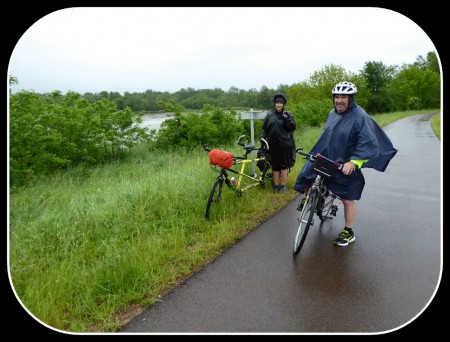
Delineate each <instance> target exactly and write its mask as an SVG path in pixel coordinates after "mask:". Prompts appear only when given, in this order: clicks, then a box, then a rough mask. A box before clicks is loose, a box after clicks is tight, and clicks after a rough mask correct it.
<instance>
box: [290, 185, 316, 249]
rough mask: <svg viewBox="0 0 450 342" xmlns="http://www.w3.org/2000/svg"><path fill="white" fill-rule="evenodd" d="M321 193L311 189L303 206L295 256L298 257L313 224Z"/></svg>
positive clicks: (296, 237)
mask: <svg viewBox="0 0 450 342" xmlns="http://www.w3.org/2000/svg"><path fill="white" fill-rule="evenodd" d="M318 196H319V193H318V191H317V189H311V190H310V191H309V196H308V198H307V200H306V202H305V204H304V205H303V209H302V211H301V213H300V217H299V219H298V221H299V222H298V228H297V233H296V235H295V239H294V255H297V254H298V253H299V252H300V250H301V249H302V247H303V243H304V242H305V239H306V235H307V234H308V231H309V227H310V226H311V224H313V216H314V212H315V210H316V206H317V199H318Z"/></svg>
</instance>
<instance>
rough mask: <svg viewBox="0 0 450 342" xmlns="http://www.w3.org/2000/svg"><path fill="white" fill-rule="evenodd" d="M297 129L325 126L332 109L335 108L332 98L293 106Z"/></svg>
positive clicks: (312, 100)
mask: <svg viewBox="0 0 450 342" xmlns="http://www.w3.org/2000/svg"><path fill="white" fill-rule="evenodd" d="M291 108H292V114H293V115H294V118H295V121H296V123H297V127H300V126H320V125H323V124H324V122H325V120H326V118H327V116H328V113H329V112H330V109H331V108H333V102H332V101H331V96H330V97H328V99H321V100H318V99H311V100H306V101H302V102H300V103H296V104H294V105H292V106H291Z"/></svg>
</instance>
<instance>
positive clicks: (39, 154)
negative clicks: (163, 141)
mask: <svg viewBox="0 0 450 342" xmlns="http://www.w3.org/2000/svg"><path fill="white" fill-rule="evenodd" d="M141 117H142V114H138V115H136V114H134V113H133V112H132V111H131V109H129V108H126V109H124V110H118V109H117V106H116V104H115V103H113V102H110V101H109V100H107V99H102V100H99V101H96V102H94V103H93V104H90V103H89V102H88V101H87V100H86V99H84V98H82V97H81V96H80V95H79V94H77V93H74V92H68V93H67V95H65V96H63V95H61V93H60V92H53V93H51V94H48V95H46V96H45V95H40V94H36V93H33V92H27V91H22V92H19V93H17V94H14V95H11V97H10V176H11V184H13V183H22V182H24V181H27V180H30V179H32V178H34V177H37V176H40V175H46V174H49V173H52V172H54V171H55V170H60V169H65V168H67V167H69V166H75V165H81V164H88V165H95V164H98V163H101V162H104V161H107V160H111V159H112V158H115V157H117V156H118V155H120V154H122V153H123V149H124V147H128V148H131V147H132V146H134V145H135V144H137V143H138V142H140V141H142V139H145V138H146V133H145V130H144V129H142V128H140V127H139V123H140V122H141V121H142V119H141Z"/></svg>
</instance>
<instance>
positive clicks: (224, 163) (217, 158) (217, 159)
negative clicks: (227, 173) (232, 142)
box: [209, 148, 234, 169]
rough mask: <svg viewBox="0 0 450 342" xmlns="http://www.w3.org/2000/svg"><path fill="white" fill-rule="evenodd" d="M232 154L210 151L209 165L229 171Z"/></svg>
mask: <svg viewBox="0 0 450 342" xmlns="http://www.w3.org/2000/svg"><path fill="white" fill-rule="evenodd" d="M233 158H234V155H233V153H230V152H225V151H221V150H218V149H215V148H214V149H212V150H211V151H209V163H210V164H211V165H217V166H220V167H224V168H226V169H229V168H230V167H231V165H233Z"/></svg>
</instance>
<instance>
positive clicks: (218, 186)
mask: <svg viewBox="0 0 450 342" xmlns="http://www.w3.org/2000/svg"><path fill="white" fill-rule="evenodd" d="M222 187H223V179H222V178H220V177H218V178H217V179H216V181H215V182H214V185H213V186H212V188H211V192H210V194H209V198H208V203H207V204H206V213H205V217H206V218H207V219H209V214H210V212H211V205H212V204H213V203H219V202H220V199H221V198H222Z"/></svg>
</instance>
